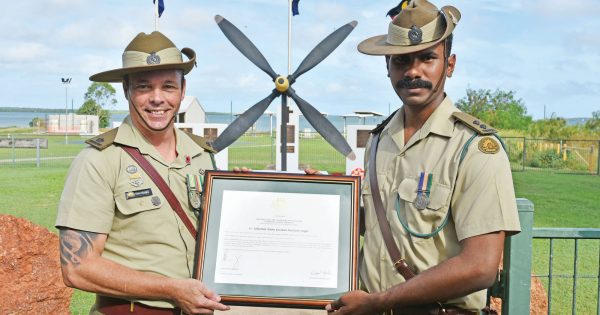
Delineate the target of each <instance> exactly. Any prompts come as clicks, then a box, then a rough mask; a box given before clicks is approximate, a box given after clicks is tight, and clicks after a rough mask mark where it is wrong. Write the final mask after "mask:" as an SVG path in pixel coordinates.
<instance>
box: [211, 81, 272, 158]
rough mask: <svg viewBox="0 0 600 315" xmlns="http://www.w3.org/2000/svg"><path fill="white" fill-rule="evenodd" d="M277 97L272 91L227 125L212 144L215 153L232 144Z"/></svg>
mask: <svg viewBox="0 0 600 315" xmlns="http://www.w3.org/2000/svg"><path fill="white" fill-rule="evenodd" d="M279 95H280V94H279V92H277V91H275V90H273V92H271V94H270V95H269V96H267V97H265V98H264V99H263V100H261V101H260V102H258V103H256V104H254V106H252V107H250V108H248V109H247V110H246V111H245V112H244V113H243V114H241V115H240V116H239V117H238V118H236V119H235V120H234V121H233V122H232V123H231V124H229V126H227V128H225V130H223V132H222V133H221V135H219V137H218V138H217V139H216V140H215V142H213V144H212V147H213V148H214V149H215V150H217V151H221V150H223V149H225V148H226V147H228V146H229V145H230V144H232V143H233V142H234V141H235V140H237V139H238V138H239V137H241V136H242V135H243V134H244V132H246V130H248V128H250V126H252V125H253V124H254V123H255V122H256V121H257V120H258V118H259V117H260V116H261V115H262V114H263V113H264V112H265V110H266V109H267V107H269V105H270V104H271V102H273V100H274V99H275V98H277V96H279Z"/></svg>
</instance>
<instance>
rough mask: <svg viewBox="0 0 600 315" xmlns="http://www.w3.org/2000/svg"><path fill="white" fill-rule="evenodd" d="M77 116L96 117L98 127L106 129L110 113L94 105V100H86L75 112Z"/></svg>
mask: <svg viewBox="0 0 600 315" xmlns="http://www.w3.org/2000/svg"><path fill="white" fill-rule="evenodd" d="M77 114H79V115H95V116H98V127H100V128H106V127H108V123H109V122H110V112H109V111H108V110H106V109H103V108H102V106H100V105H98V104H96V102H95V101H94V100H86V101H85V102H84V103H83V105H81V107H79V109H78V110H77Z"/></svg>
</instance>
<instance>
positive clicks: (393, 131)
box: [382, 96, 458, 150]
mask: <svg viewBox="0 0 600 315" xmlns="http://www.w3.org/2000/svg"><path fill="white" fill-rule="evenodd" d="M455 111H458V109H457V108H456V107H454V105H452V101H451V100H450V98H449V97H448V96H446V97H445V98H444V100H443V101H442V103H441V104H440V105H439V106H438V108H436V109H435V111H434V112H433V113H432V114H431V116H429V118H428V119H427V121H425V123H424V124H423V126H422V127H421V129H419V130H418V131H417V132H416V133H415V134H414V135H413V136H412V138H411V139H410V141H409V143H406V145H405V143H404V109H403V107H402V108H400V110H398V111H397V112H396V114H395V115H394V118H392V120H391V121H390V123H389V124H387V126H385V128H383V131H382V136H383V135H385V134H387V135H389V136H390V137H391V138H392V140H393V141H394V143H395V144H396V146H398V149H400V150H402V149H407V148H408V147H409V146H410V145H412V144H414V143H416V142H418V141H419V140H421V139H423V138H425V137H427V136H428V135H429V134H430V133H434V134H437V135H440V136H443V137H451V136H452V132H453V131H454V119H453V118H452V113H453V112H455ZM405 147H406V148H405Z"/></svg>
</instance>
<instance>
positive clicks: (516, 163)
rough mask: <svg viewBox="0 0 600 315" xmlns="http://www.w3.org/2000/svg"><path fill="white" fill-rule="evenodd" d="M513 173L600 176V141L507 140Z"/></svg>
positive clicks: (510, 138)
mask: <svg viewBox="0 0 600 315" xmlns="http://www.w3.org/2000/svg"><path fill="white" fill-rule="evenodd" d="M503 140H504V142H505V144H506V148H507V151H508V155H509V158H510V162H511V167H512V170H513V171H526V170H527V171H549V172H558V173H573V174H594V175H600V155H599V154H598V149H599V148H600V140H553V139H527V138H525V137H505V138H503Z"/></svg>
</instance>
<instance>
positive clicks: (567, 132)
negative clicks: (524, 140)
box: [529, 117, 577, 139]
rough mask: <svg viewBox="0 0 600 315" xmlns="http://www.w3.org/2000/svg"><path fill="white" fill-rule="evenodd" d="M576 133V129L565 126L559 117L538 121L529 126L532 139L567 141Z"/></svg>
mask: <svg viewBox="0 0 600 315" xmlns="http://www.w3.org/2000/svg"><path fill="white" fill-rule="evenodd" d="M576 132H577V127H575V126H571V127H569V126H567V121H566V120H565V119H563V118H560V117H556V118H550V119H540V120H537V121H535V122H534V123H532V124H531V125H530V126H529V134H530V135H531V137H533V138H547V139H569V138H570V137H571V136H572V135H573V134H574V133H576Z"/></svg>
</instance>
